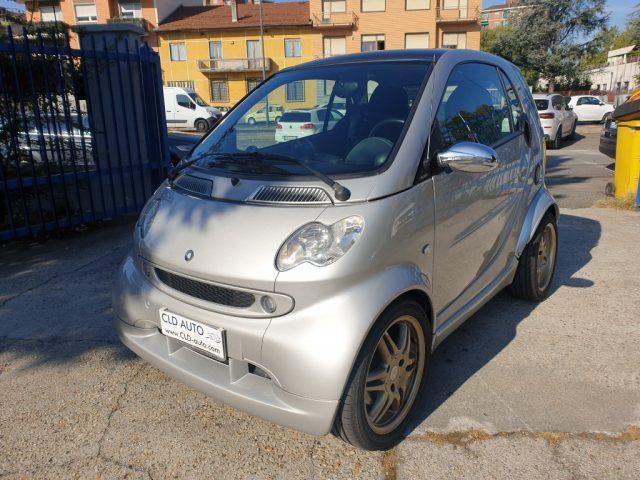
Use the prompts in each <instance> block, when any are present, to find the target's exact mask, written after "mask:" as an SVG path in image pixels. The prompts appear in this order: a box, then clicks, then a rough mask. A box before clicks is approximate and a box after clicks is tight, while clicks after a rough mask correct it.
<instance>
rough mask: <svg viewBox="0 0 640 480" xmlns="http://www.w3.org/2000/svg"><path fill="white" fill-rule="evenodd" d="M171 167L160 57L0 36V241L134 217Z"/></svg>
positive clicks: (99, 43) (130, 49) (102, 41)
mask: <svg viewBox="0 0 640 480" xmlns="http://www.w3.org/2000/svg"><path fill="white" fill-rule="evenodd" d="M168 165H169V154H168V149H167V132H166V120H165V110H164V102H163V95H162V80H161V74H160V64H159V59H158V55H157V54H156V53H155V52H153V50H151V49H150V48H149V47H148V46H147V45H146V44H145V43H140V42H139V41H138V40H134V41H131V39H128V38H120V39H110V40H109V42H108V41H107V39H106V38H105V37H97V36H96V37H93V36H92V37H88V38H86V39H84V40H83V39H81V42H80V48H78V49H74V48H71V47H70V42H69V34H68V32H66V31H60V30H58V29H57V28H54V29H53V30H49V31H43V30H37V29H27V28H22V29H20V31H15V30H12V29H11V27H8V28H7V29H6V31H4V32H0V240H7V239H12V238H16V237H23V236H32V235H37V234H40V233H43V232H46V231H52V230H57V229H64V228H69V227H73V226H75V225H80V224H89V223H92V222H96V221H99V220H105V219H109V218H113V217H115V216H118V215H122V214H127V213H133V212H137V211H139V210H140V209H141V207H142V206H143V205H144V203H145V201H146V200H147V198H148V197H149V196H150V195H151V193H152V192H153V191H154V189H155V188H156V187H157V185H158V184H159V183H160V182H161V181H162V179H163V178H164V174H165V173H166V168H167V167H168Z"/></svg>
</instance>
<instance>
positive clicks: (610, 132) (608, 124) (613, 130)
mask: <svg viewBox="0 0 640 480" xmlns="http://www.w3.org/2000/svg"><path fill="white" fill-rule="evenodd" d="M617 136H618V126H617V124H616V121H615V120H614V119H612V118H607V119H606V120H605V122H604V126H603V127H602V131H601V132H600V147H599V150H600V151H601V152H602V153H604V154H605V155H606V156H608V157H611V158H613V159H615V158H616V139H617Z"/></svg>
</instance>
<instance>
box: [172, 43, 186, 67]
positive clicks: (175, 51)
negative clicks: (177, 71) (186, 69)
mask: <svg viewBox="0 0 640 480" xmlns="http://www.w3.org/2000/svg"><path fill="white" fill-rule="evenodd" d="M169 55H170V57H171V61H172V62H184V61H185V60H186V59H187V46H186V45H185V44H184V42H180V43H170V44H169Z"/></svg>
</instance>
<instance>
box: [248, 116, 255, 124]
mask: <svg viewBox="0 0 640 480" xmlns="http://www.w3.org/2000/svg"><path fill="white" fill-rule="evenodd" d="M247 123H248V124H249V125H255V123H256V119H255V118H253V117H249V118H247Z"/></svg>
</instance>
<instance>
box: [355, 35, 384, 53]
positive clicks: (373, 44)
mask: <svg viewBox="0 0 640 480" xmlns="http://www.w3.org/2000/svg"><path fill="white" fill-rule="evenodd" d="M361 39H362V45H361V48H360V50H361V51H363V52H374V51H376V50H384V35H362V37H361Z"/></svg>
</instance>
